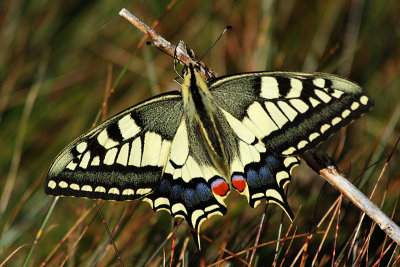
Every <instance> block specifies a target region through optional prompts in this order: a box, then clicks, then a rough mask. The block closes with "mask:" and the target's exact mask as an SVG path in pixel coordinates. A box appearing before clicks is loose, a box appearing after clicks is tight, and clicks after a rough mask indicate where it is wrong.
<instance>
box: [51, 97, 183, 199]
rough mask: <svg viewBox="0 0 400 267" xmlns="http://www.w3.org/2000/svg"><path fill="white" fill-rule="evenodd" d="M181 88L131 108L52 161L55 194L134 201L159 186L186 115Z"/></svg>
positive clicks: (101, 125) (53, 190)
mask: <svg viewBox="0 0 400 267" xmlns="http://www.w3.org/2000/svg"><path fill="white" fill-rule="evenodd" d="M182 114H183V112H182V102H181V97H180V94H179V93H178V92H172V93H167V94H164V95H160V96H157V97H155V98H152V99H149V100H148V101H145V102H143V103H141V104H138V105H136V106H134V107H132V108H129V109H127V110H125V111H123V112H121V113H119V114H117V115H115V116H114V117H112V118H110V119H109V120H107V121H105V122H104V123H102V124H100V125H99V126H97V127H95V128H94V129H93V130H91V131H90V132H89V133H87V134H85V135H83V136H81V137H79V138H78V139H77V140H75V141H74V142H72V143H71V144H70V145H69V146H68V147H67V148H66V149H64V150H63V151H62V152H61V153H60V155H59V156H58V157H57V159H56V160H55V161H54V163H53V165H52V166H51V168H50V170H49V173H48V175H47V179H46V184H45V191H46V193H47V194H50V195H64V196H77V197H88V198H100V199H113V200H128V199H136V198H140V197H143V196H145V195H147V194H149V193H150V192H152V191H153V190H154V189H155V188H156V187H158V185H159V183H160V180H161V177H162V172H163V169H164V165H165V163H166V159H167V157H168V154H169V150H170V147H171V143H172V139H173V137H174V135H175V132H176V130H177V128H178V126H179V123H180V120H181V118H182Z"/></svg>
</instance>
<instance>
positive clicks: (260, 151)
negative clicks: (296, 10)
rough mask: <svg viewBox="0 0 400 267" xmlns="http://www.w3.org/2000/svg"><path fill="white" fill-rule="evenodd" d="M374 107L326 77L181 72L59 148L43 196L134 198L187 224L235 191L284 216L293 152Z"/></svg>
mask: <svg viewBox="0 0 400 267" xmlns="http://www.w3.org/2000/svg"><path fill="white" fill-rule="evenodd" d="M372 106H373V100H371V98H370V97H369V95H368V93H367V92H366V91H365V90H363V89H362V88H361V87H360V86H358V85H357V84H355V83H353V82H351V81H349V80H347V79H344V78H340V77H338V76H335V75H331V74H324V73H299V72H250V73H239V74H233V75H226V76H222V77H217V78H210V79H204V78H202V76H201V75H200V67H199V66H197V65H196V64H188V65H187V66H186V67H185V68H184V70H183V83H182V84H181V90H180V91H172V92H167V93H163V94H160V95H158V96H155V97H152V98H150V99H148V100H146V101H143V102H141V103H139V104H137V105H135V106H133V107H130V108H128V109H126V110H124V111H122V112H120V113H119V114H117V115H115V116H113V117H111V118H110V119H108V120H106V121H105V122H103V123H102V124H100V125H98V126H97V127H95V128H93V129H92V130H90V131H89V132H88V133H86V134H84V135H82V136H81V137H79V138H77V139H76V140H75V141H73V142H72V143H71V144H70V145H68V146H67V147H66V148H65V149H64V150H63V151H62V152H61V153H60V154H59V155H58V156H57V158H56V159H55V161H54V162H53V164H52V165H51V167H50V170H49V172H48V174H47V178H46V182H45V192H46V193H47V194H49V195H54V196H59V195H61V196H75V197H86V198H92V199H105V200H117V201H123V200H134V199H142V200H144V201H146V202H148V203H149V204H150V205H151V207H152V208H153V209H154V210H155V211H158V210H166V211H168V212H169V213H170V214H171V216H173V217H181V218H184V219H185V220H187V222H188V224H189V225H190V226H191V227H192V228H194V229H196V233H194V238H195V240H196V242H197V245H198V246H199V247H200V237H199V234H198V233H199V231H200V226H201V224H202V223H203V222H204V221H205V220H206V219H208V218H210V217H211V216H213V215H216V214H218V215H224V214H226V212H227V208H226V205H225V203H224V199H225V198H226V196H227V195H228V194H229V193H230V191H231V190H233V189H235V190H236V191H238V192H239V193H240V194H242V195H244V196H246V198H247V200H248V202H249V204H250V206H251V207H253V208H255V207H257V205H258V204H259V203H260V202H261V201H263V200H265V201H267V202H269V203H276V204H278V205H279V206H280V207H282V209H283V210H284V211H285V212H286V214H287V215H288V216H289V217H290V218H293V213H292V211H291V210H290V207H289V205H288V202H287V199H286V196H285V192H284V188H285V186H286V185H287V184H288V183H289V182H290V180H291V172H292V170H293V168H294V167H295V166H297V165H299V164H300V161H299V158H298V156H299V155H300V154H302V153H303V152H305V151H306V150H308V149H310V148H312V147H315V146H316V145H317V144H319V143H320V142H321V141H323V140H325V139H327V138H328V137H329V136H330V135H331V134H333V133H335V132H337V131H338V130H339V129H341V128H342V127H343V126H345V125H347V124H349V123H350V122H352V121H353V120H355V119H356V118H358V117H360V116H361V115H362V114H363V113H365V112H367V111H368V110H369V109H370V108H371V107H372Z"/></svg>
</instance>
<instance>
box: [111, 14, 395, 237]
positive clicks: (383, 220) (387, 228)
mask: <svg viewBox="0 0 400 267" xmlns="http://www.w3.org/2000/svg"><path fill="white" fill-rule="evenodd" d="M119 14H120V15H121V16H122V17H124V18H125V19H126V20H128V21H129V22H130V23H131V24H132V25H134V26H135V27H136V28H138V29H139V30H141V31H142V32H143V33H144V34H146V35H147V36H148V37H149V38H150V39H151V41H152V42H153V44H154V45H155V46H156V47H158V48H159V49H161V50H162V51H165V52H166V53H167V54H169V55H170V56H172V57H174V58H176V59H178V60H179V62H180V63H181V64H182V65H188V64H189V63H191V64H195V65H198V66H200V69H201V70H202V75H203V77H206V78H207V77H209V76H210V74H211V75H215V73H214V72H213V71H212V70H210V69H208V68H207V67H206V65H205V64H204V63H203V62H200V61H198V59H197V58H196V56H195V55H194V53H193V51H192V50H190V49H188V48H187V47H186V45H185V44H184V42H183V41H180V42H179V44H178V46H175V45H172V44H171V43H170V42H168V41H167V40H165V39H164V38H163V37H161V36H160V35H159V34H157V33H156V32H155V31H153V30H152V29H151V28H150V27H149V26H147V25H146V24H145V23H143V22H142V21H141V20H139V19H138V18H137V17H136V16H134V15H133V14H132V13H130V12H129V11H127V10H126V9H122V10H121V11H120V13H119ZM302 158H303V159H304V160H305V161H306V162H307V164H308V165H309V166H310V167H311V168H313V169H314V170H315V171H316V172H317V173H318V174H319V175H320V176H321V177H322V178H324V179H325V180H327V181H328V182H329V183H330V184H332V185H333V186H334V187H335V188H336V189H338V190H339V191H340V192H341V193H342V194H343V195H344V196H346V197H347V198H348V199H350V201H351V202H353V203H354V204H355V205H356V206H357V207H358V208H360V209H361V210H362V211H363V212H364V213H365V214H367V215H368V216H369V217H370V218H371V219H372V220H373V221H375V222H376V223H377V224H378V225H379V227H380V228H381V229H382V230H383V231H384V232H385V233H386V234H387V235H388V236H389V237H391V238H392V239H393V240H394V241H395V242H396V243H397V244H399V245H400V228H399V226H397V225H396V223H394V222H393V221H392V220H391V219H390V218H389V217H388V216H386V214H384V213H383V212H382V211H381V210H380V209H379V208H378V206H376V205H375V204H374V203H372V202H371V201H370V200H369V199H368V198H367V197H366V196H365V195H364V194H363V193H362V192H361V191H359V190H358V189H357V188H356V187H355V186H354V185H353V184H352V183H351V182H349V180H347V178H346V177H345V176H344V175H343V173H342V172H341V171H339V170H338V168H337V167H336V166H335V164H333V162H332V160H330V159H329V157H327V156H326V155H322V154H318V155H317V154H315V153H311V152H306V153H305V154H304V155H302Z"/></svg>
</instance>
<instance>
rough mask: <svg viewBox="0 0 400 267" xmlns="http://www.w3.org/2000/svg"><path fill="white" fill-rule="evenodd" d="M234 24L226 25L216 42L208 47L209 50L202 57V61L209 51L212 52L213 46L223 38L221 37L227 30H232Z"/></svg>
mask: <svg viewBox="0 0 400 267" xmlns="http://www.w3.org/2000/svg"><path fill="white" fill-rule="evenodd" d="M231 29H232V26H229V25H228V26H226V27H225V29H224V30H223V31H222V32H221V34H220V35H219V37H218V39H217V40H215V42H214V43H213V44H212V45H211V46H210V47H209V48H208V49H207V51H206V52H205V53H204V54H203V55H202V56H201V57H200V59H199V60H200V61H201V60H202V59H203V58H204V57H205V56H206V55H207V54H208V52H210V50H211V49H213V47H214V46H215V45H216V44H217V43H218V41H219V40H220V39H221V37H222V36H223V35H224V34H225V32H226V31H227V30H231Z"/></svg>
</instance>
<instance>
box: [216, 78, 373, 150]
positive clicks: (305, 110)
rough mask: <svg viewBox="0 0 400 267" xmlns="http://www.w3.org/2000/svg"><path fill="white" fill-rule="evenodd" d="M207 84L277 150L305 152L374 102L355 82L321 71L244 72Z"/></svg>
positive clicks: (219, 99)
mask: <svg viewBox="0 0 400 267" xmlns="http://www.w3.org/2000/svg"><path fill="white" fill-rule="evenodd" d="M209 86H210V91H211V92H212V94H213V96H214V97H215V99H216V101H217V102H218V104H219V105H220V106H221V107H222V108H224V109H225V110H227V111H229V112H230V113H231V114H232V115H233V116H234V117H235V118H237V119H238V120H239V121H241V122H242V123H243V124H244V125H246V126H247V127H248V128H249V129H250V130H251V131H252V132H253V133H254V134H255V135H256V136H257V137H258V138H260V140H262V142H263V143H264V144H265V146H266V147H267V148H268V149H270V150H272V151H273V152H274V153H276V154H278V155H279V154H283V155H298V154H301V153H303V152H305V151H306V150H308V149H310V148H312V147H314V146H316V145H317V144H319V143H320V142H322V141H324V140H325V139H327V138H328V137H329V136H330V135H331V134H333V133H335V132H337V131H338V130H339V129H340V128H342V127H343V126H345V125H347V124H349V123H350V122H351V121H353V120H354V119H356V118H358V117H359V116H361V114H363V113H365V112H367V111H368V110H369V109H370V108H371V106H372V105H373V101H372V100H371V99H370V98H369V96H368V94H367V92H366V91H365V90H363V89H362V88H361V87H359V86H358V85H357V84H355V83H353V82H350V81H348V80H346V79H343V78H340V77H338V76H335V75H331V74H323V73H310V74H308V73H295V72H259V73H244V74H237V75H229V76H224V77H219V78H216V79H214V80H212V81H210V83H209Z"/></svg>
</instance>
